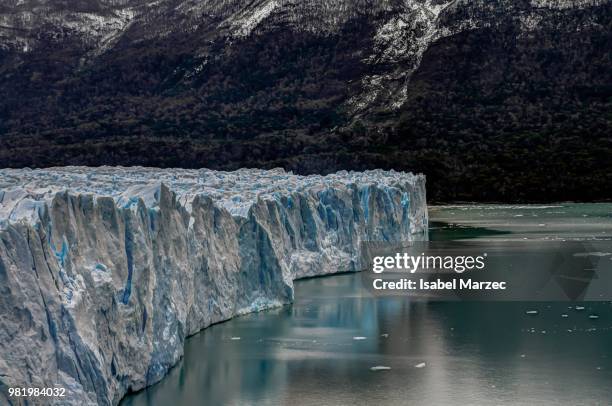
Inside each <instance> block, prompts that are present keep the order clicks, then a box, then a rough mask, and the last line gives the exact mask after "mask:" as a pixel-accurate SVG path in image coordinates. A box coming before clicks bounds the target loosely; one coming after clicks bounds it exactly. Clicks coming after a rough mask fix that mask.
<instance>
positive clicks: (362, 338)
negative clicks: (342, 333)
mask: <svg viewBox="0 0 612 406" xmlns="http://www.w3.org/2000/svg"><path fill="white" fill-rule="evenodd" d="M365 339H366V337H363V336H355V337H353V340H356V341H359V340H365Z"/></svg>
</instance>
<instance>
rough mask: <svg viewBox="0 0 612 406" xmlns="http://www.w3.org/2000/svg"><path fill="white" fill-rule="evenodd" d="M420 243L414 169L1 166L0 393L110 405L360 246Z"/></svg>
mask: <svg viewBox="0 0 612 406" xmlns="http://www.w3.org/2000/svg"><path fill="white" fill-rule="evenodd" d="M426 238H427V207H426V201H425V178H424V177H423V176H422V175H417V176H415V175H412V174H407V173H398V172H393V171H391V172H385V171H381V170H376V171H368V172H363V173H355V172H350V173H349V172H339V173H336V174H334V175H328V176H308V177H302V176H296V175H293V174H291V173H286V172H284V171H283V170H271V171H264V170H244V169H243V170H239V171H235V172H216V171H210V170H160V169H151V168H112V167H101V168H86V167H66V168H52V169H45V170H30V169H16V170H10V169H4V170H0V290H1V292H0V387H7V386H8V387H10V386H26V387H49V386H54V385H59V386H62V387H65V388H66V389H67V393H68V397H67V398H66V399H61V400H60V401H61V402H62V404H65V402H66V401H67V402H68V404H79V405H82V404H99V405H109V404H116V403H117V402H118V401H119V400H120V399H121V397H122V396H123V395H124V394H125V393H126V392H127V391H129V390H138V389H141V388H144V387H145V386H147V385H150V384H153V383H155V382H157V381H159V380H160V379H161V378H162V377H163V376H164V375H165V374H166V372H167V371H168V369H169V368H170V367H172V366H173V365H174V364H176V362H177V361H178V360H179V359H180V358H181V356H182V353H183V342H184V339H185V338H186V337H187V336H189V335H191V334H194V333H196V332H198V331H199V330H201V329H203V328H205V327H207V326H209V325H210V324H212V323H216V322H220V321H223V320H227V319H229V318H231V317H233V316H235V315H239V314H243V313H247V312H252V311H257V310H261V309H265V308H269V307H274V306H279V305H283V304H287V303H290V302H291V301H292V299H293V280H295V279H297V278H302V277H307V276H314V275H322V274H329V273H335V272H345V271H356V270H359V269H360V264H359V255H360V252H359V250H360V243H361V242H362V241H400V240H403V241H408V240H417V239H426ZM5 393H6V391H5V390H2V391H0V400H4V401H7V402H8V399H3V398H2V396H5V395H4V394H5Z"/></svg>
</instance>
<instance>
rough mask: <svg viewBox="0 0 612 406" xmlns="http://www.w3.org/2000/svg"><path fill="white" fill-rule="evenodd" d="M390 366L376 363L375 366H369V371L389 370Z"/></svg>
mask: <svg viewBox="0 0 612 406" xmlns="http://www.w3.org/2000/svg"><path fill="white" fill-rule="evenodd" d="M390 369H391V367H386V366H384V365H376V366H375V367H372V368H370V371H374V372H376V371H389V370H390Z"/></svg>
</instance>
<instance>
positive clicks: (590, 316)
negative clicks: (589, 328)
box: [589, 314, 599, 320]
mask: <svg viewBox="0 0 612 406" xmlns="http://www.w3.org/2000/svg"><path fill="white" fill-rule="evenodd" d="M598 318H599V316H598V315H596V314H591V315H589V319H593V320H596V319H598Z"/></svg>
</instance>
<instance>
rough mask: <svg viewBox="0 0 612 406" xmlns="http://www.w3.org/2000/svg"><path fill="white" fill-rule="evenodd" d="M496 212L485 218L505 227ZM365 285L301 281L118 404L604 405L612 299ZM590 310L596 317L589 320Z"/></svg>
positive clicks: (343, 279)
mask: <svg viewBox="0 0 612 406" xmlns="http://www.w3.org/2000/svg"><path fill="white" fill-rule="evenodd" d="M449 210H456V209H454V208H453V209H449ZM503 210H506V209H503ZM541 210H546V209H541ZM550 210H552V209H550ZM555 210H559V211H561V209H558V208H555ZM573 210H574V207H572V208H570V209H565V211H566V212H567V211H573ZM598 210H600V211H601V207H598ZM607 210H608V211H607V212H606V211H605V210H604V211H603V212H606V213H612V210H610V207H608V209H607ZM574 211H575V210H574ZM583 212H584V211H583ZM583 212H580V213H583ZM512 213H514V214H512ZM512 213H511V215H512V216H514V215H515V214H516V212H512ZM472 214H474V213H472ZM498 214H499V213H498ZM519 214H520V212H519ZM523 214H524V215H526V214H527V213H526V212H524V213H523ZM541 214H542V217H545V216H544V213H541ZM446 215H448V213H446V212H444V213H441V216H440V217H444V216H446ZM476 216H478V214H476ZM504 216H506V214H505V212H504V214H503V216H502V215H498V218H497V219H492V218H491V219H489V220H490V222H491V223H495V224H502V223H503V224H507V223H511V221H510V220H512V219H510V220H509V221H506V220H508V219H509V217H508V218H506V217H504ZM518 218H521V217H518ZM582 218H583V217H582V214H580V215H579V218H578V220H580V219H582ZM489 220H487V221H489ZM565 220H567V219H565ZM576 221H577V220H576ZM576 221H574V222H573V223H576ZM549 222H551V223H552V222H553V221H552V220H550V219H549ZM573 223H572V222H571V221H569V222H568V224H573ZM593 223H594V224H596V227H595V229H596V231H597V232H599V231H601V230H602V227H601V222H600V221H593ZM554 224H555V226H554V229H555V235H565V236H567V233H565V234H564V231H563V230H562V221H556V222H554ZM531 227H532V226H531V225H529V226H528V227H526V229H527V231H530V230H531ZM499 228H500V229H502V230H501V231H504V230H503V227H499ZM507 228H514V230H512V231H511V232H512V233H514V234H516V235H521V236H522V235H523V234H524V233H522V232H521V231H520V230H519V229H518V228H516V227H515V226H514V224H511V227H506V229H507ZM585 230H586V227H582V226H581V229H580V235H581V236H584V235H588V234H589V232H588V230H586V231H585ZM451 231H452V230H451ZM523 231H524V230H523ZM591 231H593V230H591ZM446 232H449V230H446ZM463 232H464V231H462V233H463ZM606 232H609V230H607V229H606ZM569 234H575V233H574V231H573V230H569ZM502 237H503V235H502V234H500V233H493V234H492V237H491V234H489V235H487V238H493V239H495V238H502ZM496 244H500V242H499V241H497V242H496ZM362 283H363V280H362V278H361V277H360V276H359V275H355V274H347V275H339V276H334V277H325V278H316V279H309V280H304V281H300V282H298V283H297V284H296V302H295V304H294V305H292V306H288V307H285V308H281V309H277V310H273V311H268V312H263V313H257V314H251V315H247V316H244V317H240V318H236V319H234V320H231V321H229V322H227V323H223V324H219V325H216V326H213V327H211V328H209V329H207V330H205V331H204V332H203V333H201V334H198V335H196V336H194V337H192V338H190V339H189V340H188V341H187V343H186V348H185V358H184V361H183V362H182V363H181V364H179V365H178V366H177V367H176V368H174V369H173V370H172V371H171V373H170V375H169V376H168V377H167V378H166V379H164V380H163V381H162V382H161V383H160V384H158V385H155V386H153V387H151V388H149V389H147V390H145V391H142V392H140V393H137V394H135V395H132V396H130V397H129V398H127V399H126V400H125V401H124V402H123V405H129V406H132V405H133V406H143V405H197V404H202V405H254V404H256V405H321V404H325V405H328V404H334V405H336V404H355V405H369V404H384V405H387V404H388V405H391V404H394V405H395V404H436V405H450V404H471V405H478V404H482V405H489V404H512V405H516V404H519V405H520V404H524V405H538V404H541V405H550V404H555V403H558V404H572V405H577V404H581V405H598V404H602V405H603V404H609V399H611V398H612V388H611V387H610V382H612V361H611V360H612V305H611V303H610V302H598V303H588V304H585V309H584V310H576V308H575V307H574V306H575V304H572V303H477V302H453V303H444V302H434V303H424V302H411V301H409V300H408V299H406V298H403V297H379V298H374V297H372V296H371V294H370V293H369V292H368V291H367V289H365V288H364V286H363V285H362ZM568 306H571V307H572V308H568ZM529 309H537V310H538V312H539V313H538V314H537V315H535V316H534V315H528V314H526V310H529ZM595 313H596V314H598V315H599V316H600V317H599V319H590V318H589V317H588V316H589V315H590V314H595ZM562 314H567V317H561V315H562ZM355 337H365V339H362V340H355V339H354V338H355ZM238 338H239V339H238ZM422 363H425V366H424V367H422V368H417V367H416V366H417V365H419V364H422ZM373 366H388V367H391V370H388V371H376V372H374V371H371V370H370V368H371V367H373Z"/></svg>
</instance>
